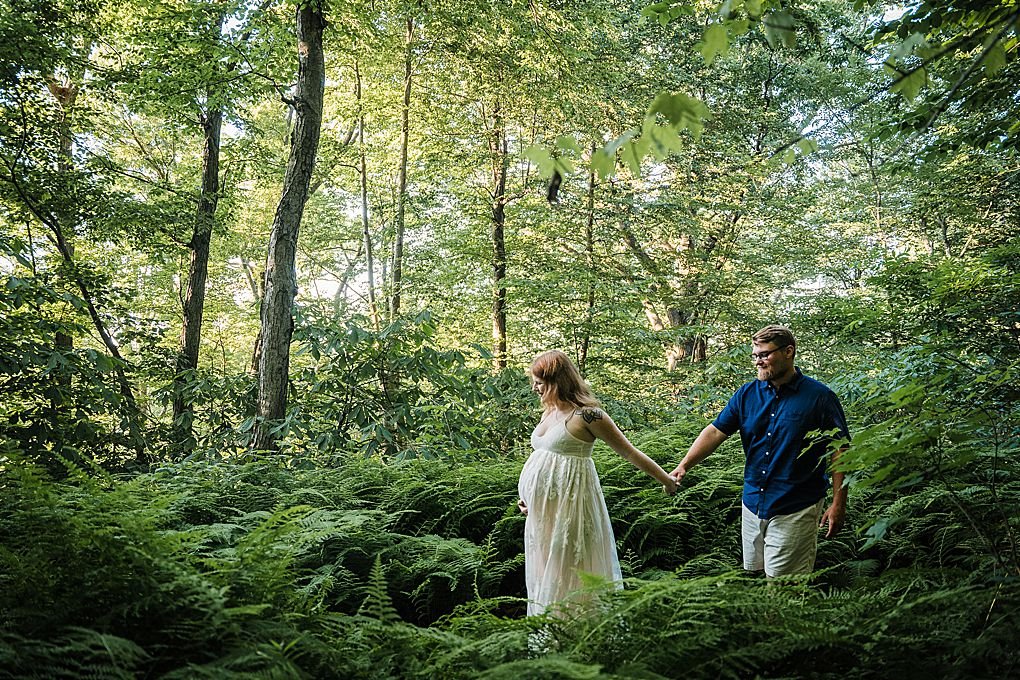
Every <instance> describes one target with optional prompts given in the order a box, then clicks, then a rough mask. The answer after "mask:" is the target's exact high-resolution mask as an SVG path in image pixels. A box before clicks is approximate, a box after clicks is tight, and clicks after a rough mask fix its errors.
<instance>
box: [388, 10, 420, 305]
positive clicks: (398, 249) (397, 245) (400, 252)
mask: <svg viewBox="0 0 1020 680" xmlns="http://www.w3.org/2000/svg"><path fill="white" fill-rule="evenodd" d="M413 43H414V19H413V18H411V17H407V33H406V42H405V49H404V102H403V107H402V108H401V111H400V172H399V175H398V177H397V211H396V216H395V217H394V219H393V274H392V276H393V279H392V291H393V292H392V294H391V295H390V321H396V319H397V317H398V316H400V293H401V291H400V286H401V285H402V284H401V281H402V279H403V274H404V212H405V210H406V205H407V145H408V137H409V136H410V129H411V126H410V110H411V75H412V73H411V71H412V69H411V56H412V49H411V48H412V45H413Z"/></svg>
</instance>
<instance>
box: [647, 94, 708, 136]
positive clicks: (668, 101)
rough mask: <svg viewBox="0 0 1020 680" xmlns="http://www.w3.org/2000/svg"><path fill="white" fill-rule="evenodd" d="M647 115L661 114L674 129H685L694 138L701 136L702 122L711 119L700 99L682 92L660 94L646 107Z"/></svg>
mask: <svg viewBox="0 0 1020 680" xmlns="http://www.w3.org/2000/svg"><path fill="white" fill-rule="evenodd" d="M648 113H649V115H652V114H656V113H661V114H662V115H663V116H665V117H666V119H667V120H669V122H670V123H671V124H672V125H673V126H674V127H677V128H687V129H688V130H690V131H691V134H693V135H694V136H695V138H697V137H699V136H700V135H701V131H702V129H703V128H704V123H703V121H704V120H706V119H708V118H710V117H711V114H710V113H709V111H708V107H707V106H705V104H704V103H703V102H702V101H701V100H700V99H698V98H696V97H689V96H687V95H685V94H683V93H682V92H681V93H678V94H670V93H668V92H660V93H659V94H658V95H657V96H656V97H655V100H654V101H652V104H651V106H649V107H648Z"/></svg>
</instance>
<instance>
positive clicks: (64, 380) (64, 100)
mask: <svg viewBox="0 0 1020 680" xmlns="http://www.w3.org/2000/svg"><path fill="white" fill-rule="evenodd" d="M47 85H48V87H49V90H50V94H52V95H53V98H54V99H56V100H57V104H58V105H59V106H60V110H61V113H62V115H61V119H60V129H59V135H60V151H59V155H58V156H57V171H58V172H59V173H60V174H62V175H67V174H68V173H70V172H71V168H72V156H71V152H72V145H73V139H72V136H71V111H72V110H73V109H74V103H75V101H76V100H77V98H78V84H77V83H76V82H74V81H73V80H71V79H70V78H68V79H66V80H64V81H58V80H57V79H56V78H52V79H50V81H49V83H47ZM68 212H70V211H68ZM56 221H57V223H58V224H59V225H60V228H61V230H62V231H63V233H65V234H74V232H75V230H74V217H73V215H71V214H60V215H57V216H56ZM67 249H68V251H69V252H70V254H71V256H72V257H73V256H74V243H73V242H69V243H67ZM53 346H54V349H56V351H57V352H70V351H71V350H72V349H74V338H73V337H72V336H71V335H69V334H67V333H64V332H63V331H62V330H57V331H56V333H54V337H53ZM53 383H54V389H53V390H51V392H50V393H51V395H52V396H51V397H50V404H49V410H50V425H51V427H52V429H53V434H54V436H55V437H60V436H61V433H62V430H63V427H62V425H61V423H60V414H61V412H62V411H63V409H64V398H65V396H66V395H67V393H68V391H69V390H70V388H71V376H70V374H68V373H64V372H57V373H56V374H55V375H54V377H53Z"/></svg>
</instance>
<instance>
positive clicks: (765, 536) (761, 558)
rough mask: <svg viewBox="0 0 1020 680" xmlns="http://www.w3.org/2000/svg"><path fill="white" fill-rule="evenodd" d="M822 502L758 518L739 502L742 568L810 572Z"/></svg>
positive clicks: (780, 572) (774, 572) (771, 573)
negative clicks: (794, 510)
mask: <svg viewBox="0 0 1020 680" xmlns="http://www.w3.org/2000/svg"><path fill="white" fill-rule="evenodd" d="M824 505H825V499H824V498H823V499H821V500H820V501H818V502H817V503H815V504H813V505H809V506H808V507H806V508H804V509H803V510H799V511H797V512H795V513H793V514H791V515H777V516H775V517H773V518H772V519H760V518H758V517H757V516H755V514H754V513H753V512H751V511H750V510H748V509H747V506H745V505H744V504H743V503H741V504H740V507H741V509H742V510H743V518H742V521H741V525H740V533H741V537H742V538H743V543H744V569H746V570H748V571H761V570H762V569H764V570H765V575H766V576H786V575H787V574H808V573H811V571H812V570H813V569H814V568H815V554H816V552H817V550H818V522H819V521H820V520H821V518H822V508H823V506H824Z"/></svg>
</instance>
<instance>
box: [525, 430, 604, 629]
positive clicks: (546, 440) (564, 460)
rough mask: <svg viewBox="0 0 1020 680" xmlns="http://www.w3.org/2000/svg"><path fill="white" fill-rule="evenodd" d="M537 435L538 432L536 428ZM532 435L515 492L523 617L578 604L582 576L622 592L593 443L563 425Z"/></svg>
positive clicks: (581, 597)
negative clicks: (522, 507) (520, 525)
mask: <svg viewBox="0 0 1020 680" xmlns="http://www.w3.org/2000/svg"><path fill="white" fill-rule="evenodd" d="M536 432H537V428H536ZM536 432H532V433H531V446H532V448H534V452H533V453H532V454H531V456H530V457H529V458H528V461H527V462H526V463H525V464H524V469H523V470H522V471H521V478H520V481H519V482H518V486H517V490H518V493H520V496H521V498H522V499H523V500H524V502H525V503H526V504H527V506H528V518H527V520H526V521H525V523H524V571H525V583H526V584H527V587H528V616H532V615H534V614H540V613H542V612H544V611H545V610H546V608H548V607H549V605H551V604H552V603H554V602H569V603H575V604H576V603H578V602H580V601H583V600H584V599H585V598H584V596H583V595H574V596H573V597H571V594H572V593H574V591H577V590H578V589H580V588H582V583H581V573H582V572H586V573H589V574H594V575H596V576H599V577H601V578H604V579H607V580H609V581H612V582H613V583H614V584H615V586H616V587H617V588H622V587H623V583H622V578H623V577H622V575H621V573H620V560H619V558H618V557H617V555H616V538H615V537H614V535H613V526H612V524H610V522H609V510H608V509H607V508H606V500H605V498H604V497H603V495H602V485H601V484H600V483H599V477H598V473H597V472H596V471H595V464H594V462H592V459H591V451H592V448H593V446H594V443H593V442H585V441H582V440H580V439H578V438H577V437H575V436H573V435H572V434H570V432H568V431H567V428H566V425H565V423H564V422H562V421H561V422H558V423H553V424H551V425H550V426H549V428H548V429H547V430H546V432H545V434H544V435H542V436H538V435H537V434H536Z"/></svg>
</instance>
